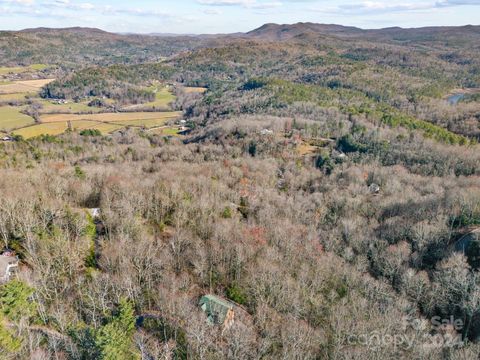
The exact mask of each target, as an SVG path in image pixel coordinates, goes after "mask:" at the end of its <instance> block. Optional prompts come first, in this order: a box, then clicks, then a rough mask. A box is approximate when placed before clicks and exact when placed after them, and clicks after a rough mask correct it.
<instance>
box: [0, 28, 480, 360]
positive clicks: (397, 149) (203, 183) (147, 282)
mask: <svg viewBox="0 0 480 360" xmlns="http://www.w3.org/2000/svg"><path fill="white" fill-rule="evenodd" d="M46 31H47V30H43V31H42V32H46ZM278 31H280V33H281V34H283V35H279V34H278ZM71 32H73V33H75V31H74V30H71ZM286 34H290V35H286ZM35 36H36V35H35ZM75 36H76V35H75ZM99 36H100V35H99ZM102 36H103V35H102ZM166 39H167V38H165V39H164V40H162V41H166V42H168V41H170V40H166ZM111 41H112V42H111V44H110V46H111V47H115V46H118V54H119V55H118V56H119V58H120V57H122V56H125V57H126V58H129V59H130V60H128V61H116V60H115V61H111V62H112V63H116V64H109V65H108V66H107V63H110V60H106V59H107V58H106V57H104V55H102V54H101V53H99V52H97V51H96V50H95V49H94V48H90V51H92V54H94V55H92V56H93V57H92V58H90V59H86V58H84V62H83V63H82V65H81V66H79V67H78V68H77V69H76V70H75V71H72V72H66V71H65V73H64V74H63V75H62V76H60V77H59V78H58V79H56V80H55V81H52V82H50V83H48V84H46V85H45V86H44V87H43V89H42V90H41V96H42V97H44V98H45V99H56V100H59V99H61V100H68V101H80V100H82V99H83V100H85V99H86V98H89V97H96V98H98V99H101V100H102V101H105V102H107V101H110V100H112V101H117V102H124V103H134V102H139V103H142V102H146V101H150V100H151V96H152V91H154V90H148V91H146V93H143V95H142V93H141V91H144V90H141V89H145V88H146V87H147V86H150V85H151V83H154V82H159V83H162V84H168V85H169V86H170V85H171V86H173V87H175V89H177V90H176V92H175V96H176V98H175V104H174V105H175V108H176V109H180V110H181V111H182V119H184V122H183V123H184V124H185V126H182V128H183V127H185V128H186V130H185V129H184V130H183V131H182V133H181V134H174V135H170V136H166V135H165V134H158V133H155V132H153V131H149V129H140V128H130V129H123V130H120V131H115V132H113V133H112V134H102V133H101V132H100V131H93V130H92V131H86V130H84V131H81V132H79V131H74V130H72V131H67V132H66V133H65V134H63V135H59V136H51V135H44V136H39V137H36V138H33V139H29V140H23V139H22V138H21V137H17V138H15V139H13V140H14V141H5V142H2V143H1V144H0V169H1V170H0V172H1V176H0V192H1V193H2V201H1V202H0V236H1V240H2V242H3V246H4V247H5V249H9V250H13V251H15V254H16V255H18V257H19V260H20V268H19V269H18V272H17V274H16V275H15V276H13V277H12V279H11V280H10V281H9V282H7V283H5V284H4V285H2V286H0V347H1V348H2V349H3V353H2V352H0V359H3V358H5V359H28V358H35V359H37V358H39V359H50V358H59V359H163V358H165V359H169V358H173V359H272V360H273V359H432V360H436V359H452V360H453V359H475V358H477V357H478V354H479V353H480V343H479V341H480V287H479V286H480V276H479V272H478V271H479V267H480V260H479V259H480V251H479V249H480V246H479V244H480V243H479V241H480V240H479V238H478V231H479V229H480V228H479V227H480V182H479V176H480V151H479V150H480V148H479V145H478V144H477V143H478V140H479V138H480V128H479V124H480V103H479V97H478V89H479V88H480V60H479V59H478V51H479V48H480V34H479V33H478V29H477V28H475V27H466V28H433V29H430V28H427V29H416V30H413V29H412V30H402V29H385V30H381V31H364V30H361V29H355V28H343V27H338V26H327V25H318V24H297V25H295V26H292V27H288V26H277V25H271V24H270V25H266V26H264V27H262V28H260V29H257V30H255V31H253V32H252V33H249V34H243V35H242V34H240V35H235V36H227V37H218V38H208V40H204V41H209V42H211V43H209V44H206V43H203V44H202V46H197V45H198V44H197V45H195V46H194V45H191V46H190V45H189V44H188V41H190V40H188V41H187V42H186V43H182V42H178V41H176V42H172V43H171V44H174V45H175V48H172V47H171V46H173V45H171V44H170V43H162V44H160V43H158V44H157V45H158V46H159V48H160V49H161V52H163V53H164V54H165V55H166V56H168V58H165V59H162V61H161V62H157V61H155V59H154V58H149V57H148V58H142V57H138V58H136V57H135V56H137V55H134V56H133V57H132V56H131V53H130V52H129V50H125V49H124V48H123V47H122V46H123V45H122V46H120V43H119V42H118V41H119V40H117V39H115V38H112V39H111ZM152 41H153V40H152ZM172 41H173V40H172ZM120 42H121V43H122V44H123V41H120ZM157 45H155V46H157ZM86 46H88V45H86ZM194 47H195V49H194ZM180 49H181V51H180ZM184 50H188V51H184ZM124 51H125V52H124ZM132 51H134V50H133V48H132ZM134 52H135V51H134ZM53 53H54V54H56V53H55V51H54V52H53ZM135 53H136V52H135ZM122 54H123V55H122ZM97 55H98V57H97ZM39 56H40V55H39ZM41 56H43V55H41ZM49 56H53V55H49ZM58 56H61V54H58ZM75 56H76V55H75ZM11 59H12V60H11V61H12V62H16V61H19V62H21V61H23V60H21V58H16V57H15V56H14V55H12V57H11ZM72 59H73V58H72ZM144 60H145V62H144ZM9 61H10V60H9ZM36 61H38V62H40V61H43V60H42V59H41V58H38V59H36ZM45 61H46V62H49V63H52V62H51V61H50V60H48V59H46V60H45ZM117 62H120V63H121V64H117ZM130 63H134V64H130ZM100 65H102V66H100ZM103 65H105V66H103ZM203 88H205V89H206V91H205V92H204V91H203V90H204V89H203ZM187 89H197V90H198V89H201V91H187ZM459 94H460V95H459ZM452 95H456V96H457V97H458V99H457V97H456V98H455V101H453V100H451V97H452ZM142 96H144V98H143V97H142ZM99 101H100V100H99ZM207 294H210V295H216V296H217V297H218V298H220V299H222V301H223V302H222V303H224V304H225V303H226V304H227V306H229V305H228V304H230V306H231V307H232V309H233V310H232V311H234V313H235V316H234V321H232V322H231V323H230V322H229V326H222V325H221V324H218V321H217V324H216V320H215V319H214V320H212V321H211V322H210V323H209V322H208V321H207V316H206V314H205V313H204V311H205V309H203V310H202V307H200V306H199V301H200V299H201V298H202V296H204V295H207ZM207 312H208V310H207ZM209 320H210V319H209ZM217 320H218V319H217Z"/></svg>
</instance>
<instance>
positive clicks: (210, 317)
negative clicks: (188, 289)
mask: <svg viewBox="0 0 480 360" xmlns="http://www.w3.org/2000/svg"><path fill="white" fill-rule="evenodd" d="M199 305H200V308H201V309H202V311H203V312H204V313H205V314H206V315H207V321H208V322H209V323H210V324H212V325H221V326H223V328H224V329H228V328H230V327H231V326H232V324H233V322H234V319H235V311H234V304H232V303H230V302H229V301H227V300H225V299H222V298H220V297H218V296H215V295H205V296H202V298H201V299H200V303H199Z"/></svg>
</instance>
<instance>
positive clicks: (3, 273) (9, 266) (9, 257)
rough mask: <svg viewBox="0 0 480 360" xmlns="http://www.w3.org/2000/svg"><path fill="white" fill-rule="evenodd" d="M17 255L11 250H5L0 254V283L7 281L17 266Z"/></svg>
mask: <svg viewBox="0 0 480 360" xmlns="http://www.w3.org/2000/svg"><path fill="white" fill-rule="evenodd" d="M18 263H19V261H18V257H17V256H15V254H14V253H13V252H11V251H5V252H4V253H2V254H1V255H0V283H4V282H7V281H8V280H10V277H11V276H12V275H13V272H14V271H15V270H16V269H17V268H18Z"/></svg>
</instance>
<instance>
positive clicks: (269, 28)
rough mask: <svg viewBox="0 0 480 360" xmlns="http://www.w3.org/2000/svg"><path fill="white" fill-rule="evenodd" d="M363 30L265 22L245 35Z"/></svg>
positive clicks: (279, 37)
mask: <svg viewBox="0 0 480 360" xmlns="http://www.w3.org/2000/svg"><path fill="white" fill-rule="evenodd" d="M361 32H363V30H362V29H359V28H356V27H349V26H342V25H327V24H315V23H297V24H292V25H287V24H283V25H279V24H265V25H263V26H261V27H259V28H258V29H255V30H252V31H250V32H248V33H247V34H246V35H247V36H248V37H250V38H254V39H264V40H272V41H275V40H288V39H291V38H293V37H296V36H298V35H301V34H306V33H321V34H333V35H335V34H358V33H361Z"/></svg>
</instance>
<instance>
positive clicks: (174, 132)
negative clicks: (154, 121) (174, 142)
mask: <svg viewBox="0 0 480 360" xmlns="http://www.w3.org/2000/svg"><path fill="white" fill-rule="evenodd" d="M149 133H150V134H156V135H162V136H180V134H179V130H178V128H177V127H168V128H160V129H152V130H150V131H149Z"/></svg>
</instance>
